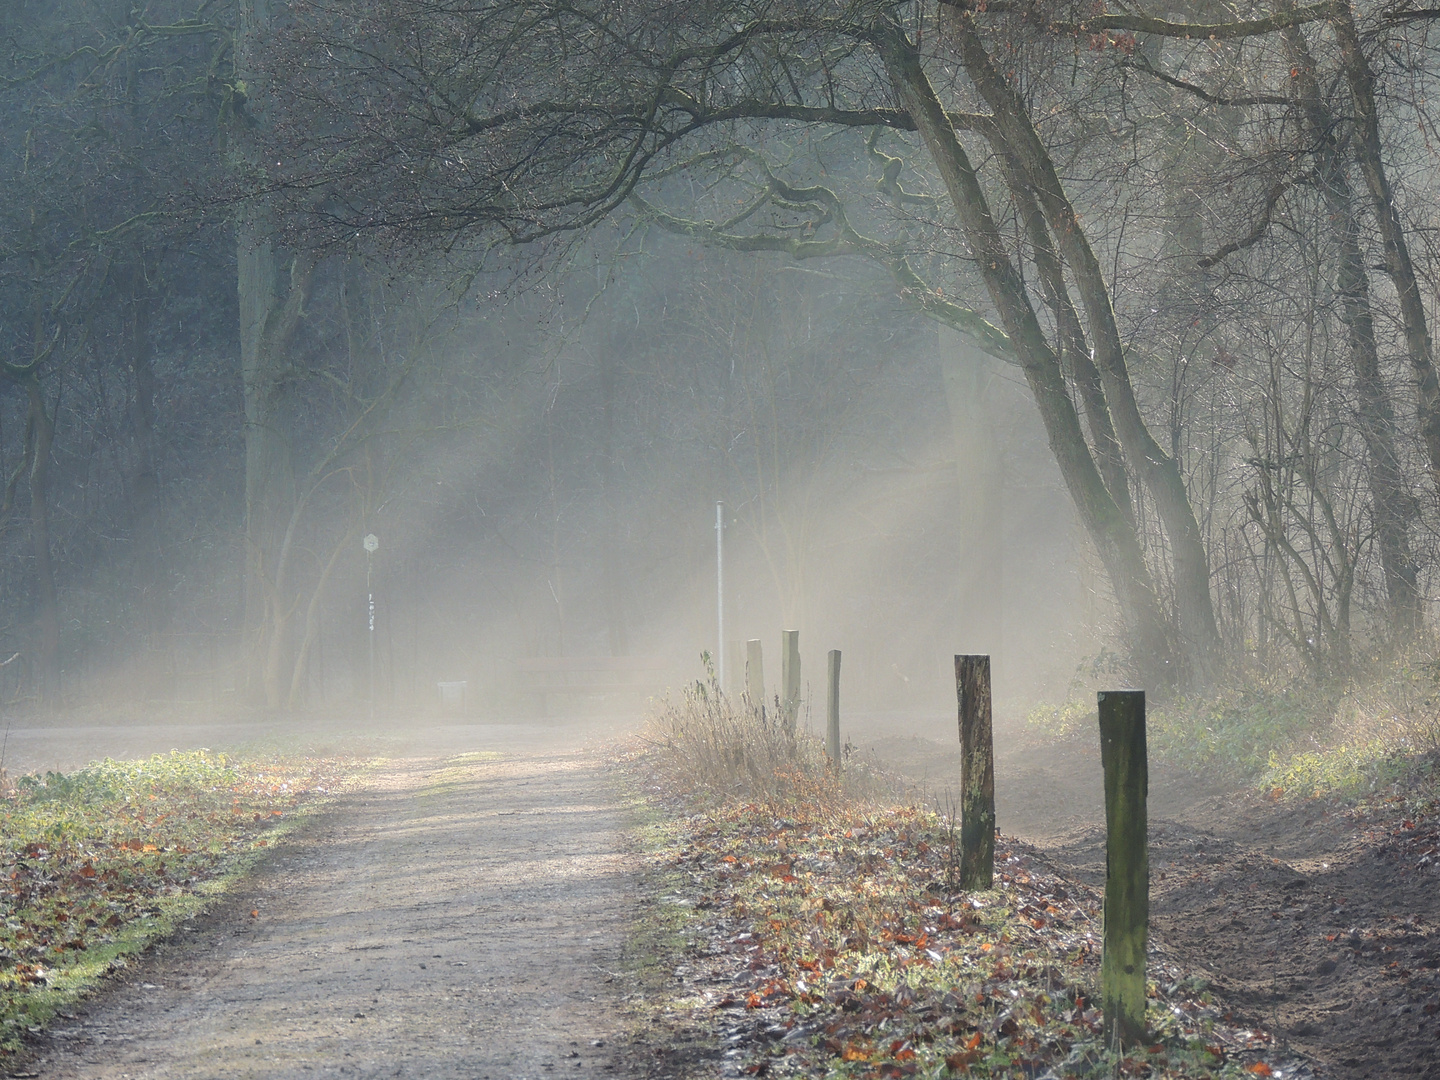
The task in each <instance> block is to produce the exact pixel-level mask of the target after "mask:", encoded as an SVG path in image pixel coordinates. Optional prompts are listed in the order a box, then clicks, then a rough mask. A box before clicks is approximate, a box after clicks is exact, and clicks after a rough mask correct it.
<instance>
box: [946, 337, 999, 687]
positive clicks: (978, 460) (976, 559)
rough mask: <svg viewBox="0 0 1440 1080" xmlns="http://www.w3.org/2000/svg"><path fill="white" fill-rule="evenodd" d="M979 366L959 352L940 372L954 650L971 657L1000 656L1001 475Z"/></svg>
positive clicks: (979, 359)
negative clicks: (949, 459) (955, 491)
mask: <svg viewBox="0 0 1440 1080" xmlns="http://www.w3.org/2000/svg"><path fill="white" fill-rule="evenodd" d="M984 363H985V361H984V358H983V356H982V354H980V353H979V352H976V351H972V350H970V349H966V348H963V347H962V348H961V349H959V350H957V353H956V354H955V355H952V356H949V357H946V358H945V359H944V360H943V361H942V368H941V377H942V379H943V381H944V384H945V399H946V402H947V403H948V405H949V407H950V423H951V429H952V438H953V445H954V447H955V464H956V473H957V479H958V480H959V482H960V520H961V526H960V530H961V535H960V538H959V543H958V544H957V545H956V552H955V555H956V558H957V560H958V563H959V567H960V575H959V576H960V611H959V617H960V635H961V636H960V638H959V641H958V645H959V646H960V647H961V648H964V649H967V650H968V651H970V652H975V653H985V654H987V655H992V654H993V655H995V656H1003V653H1004V647H1003V641H1002V637H1003V635H1004V632H1005V621H1004V615H1003V600H1004V575H1005V554H1004V551H1005V547H1004V525H1005V521H1004V507H1003V502H1002V491H1003V476H1002V472H1001V462H1000V454H999V453H998V448H997V446H996V433H995V426H994V425H993V424H992V423H991V422H990V410H989V409H988V408H987V407H986V402H985V400H984V399H985V384H986V382H988V376H987V375H986V373H985V371H984ZM1003 662H1004V661H1003V659H1002V660H1001V663H1003Z"/></svg>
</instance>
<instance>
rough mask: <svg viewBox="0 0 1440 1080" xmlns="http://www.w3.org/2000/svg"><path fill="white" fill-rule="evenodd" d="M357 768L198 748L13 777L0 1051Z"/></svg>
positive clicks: (2, 924) (155, 934) (2, 824)
mask: <svg viewBox="0 0 1440 1080" xmlns="http://www.w3.org/2000/svg"><path fill="white" fill-rule="evenodd" d="M366 764H367V763H366V762H363V761H359V760H355V759H319V758H298V759H296V758H286V757H279V756H272V757H265V758H253V759H241V760H237V759H231V758H227V757H226V756H225V755H222V754H212V753H210V752H208V751H197V752H194V753H178V752H175V753H170V754H159V755H156V756H154V757H151V758H146V759H143V760H138V761H112V760H105V761H101V762H97V763H95V764H93V765H91V766H89V767H87V768H85V769H82V770H79V771H78V772H74V773H70V774H68V775H65V774H60V773H54V772H52V773H46V774H45V775H44V776H26V777H21V778H20V780H19V781H18V782H17V784H16V786H15V789H14V791H12V792H11V793H10V794H9V795H8V796H7V797H6V798H4V799H3V800H0V837H3V840H0V1055H3V1054H7V1053H13V1052H14V1051H15V1050H17V1049H18V1048H19V1046H20V1043H21V1040H22V1039H23V1037H24V1035H25V1033H26V1031H27V1030H34V1029H37V1028H39V1027H41V1026H43V1025H44V1023H45V1022H46V1021H47V1020H49V1019H50V1018H51V1017H52V1016H53V1015H54V1014H55V1013H56V1012H57V1011H58V1010H59V1009H61V1008H64V1007H65V1006H66V1005H68V1004H70V1003H72V1002H74V1001H75V1000H76V999H77V998H79V997H81V996H82V995H84V994H85V993H87V992H89V991H90V990H91V989H93V988H94V986H95V985H96V984H97V982H98V981H99V980H100V979H102V978H103V977H104V976H105V975H107V974H109V973H111V972H114V971H116V970H118V969H119V968H121V967H123V966H124V965H125V964H126V963H127V958H129V957H131V956H134V955H135V954H137V953H139V952H141V951H142V950H144V949H145V948H146V947H148V946H149V945H150V944H152V943H153V942H155V941H157V940H159V939H162V938H164V937H166V936H168V935H170V934H172V933H173V932H174V930H175V928H176V926H177V925H179V923H181V922H183V921H184V920H186V919H188V918H191V917H193V916H194V915H195V914H196V913H198V912H199V911H201V910H203V909H204V908H205V907H206V906H207V905H208V904H210V903H211V902H213V901H214V899H215V898H216V897H218V896H220V895H221V894H223V893H224V892H225V890H226V889H227V888H228V887H229V886H230V885H231V884H232V883H233V882H234V881H236V880H237V879H238V878H239V877H241V876H243V875H244V874H245V873H246V872H247V871H248V870H249V869H250V868H251V867H252V866H253V865H254V863H255V862H256V860H258V859H259V858H261V857H262V856H263V855H264V854H265V853H266V849H267V848H269V847H270V846H272V845H274V844H276V843H278V842H279V841H281V840H283V839H284V838H285V837H286V836H288V835H289V834H290V833H292V832H293V831H294V830H295V829H297V828H299V826H300V825H301V823H302V822H303V821H304V820H305V819H306V818H307V817H308V816H309V815H311V814H313V813H314V812H315V811H316V810H317V809H318V808H319V807H320V806H321V805H323V804H324V803H325V802H326V801H327V800H328V799H330V798H332V797H333V796H334V795H335V794H336V793H337V792H338V791H339V790H341V789H342V787H343V786H344V785H345V783H346V781H347V779H348V778H351V777H353V776H354V775H355V774H357V773H358V772H359V771H361V770H362V769H363V768H365V767H366Z"/></svg>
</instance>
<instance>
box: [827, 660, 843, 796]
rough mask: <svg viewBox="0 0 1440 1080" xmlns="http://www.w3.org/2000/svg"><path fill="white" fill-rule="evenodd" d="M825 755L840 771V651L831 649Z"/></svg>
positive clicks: (828, 672)
mask: <svg viewBox="0 0 1440 1080" xmlns="http://www.w3.org/2000/svg"><path fill="white" fill-rule="evenodd" d="M825 753H826V755H827V756H828V757H829V758H830V767H831V768H832V769H834V770H835V771H836V772H837V773H838V772H839V771H840V650H839V649H831V650H830V652H829V654H828V655H827V656H826V665H825Z"/></svg>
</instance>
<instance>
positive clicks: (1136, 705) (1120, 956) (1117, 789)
mask: <svg viewBox="0 0 1440 1080" xmlns="http://www.w3.org/2000/svg"><path fill="white" fill-rule="evenodd" d="M1098 698H1099V706H1100V761H1101V764H1102V765H1103V766H1104V769H1105V933H1104V938H1105V952H1104V956H1103V959H1102V960H1101V963H1100V999H1101V1008H1102V1010H1103V1012H1104V1015H1105V1033H1104V1038H1105V1044H1106V1045H1107V1046H1113V1047H1116V1048H1117V1049H1121V1050H1123V1049H1125V1048H1126V1047H1130V1046H1136V1045H1140V1044H1143V1043H1144V1042H1145V939H1146V936H1147V932H1148V928H1149V922H1150V852H1149V846H1148V839H1147V835H1146V832H1147V817H1146V809H1145V800H1146V797H1147V795H1148V793H1149V786H1150V782H1149V765H1148V763H1147V760H1146V752H1145V691H1143V690H1102V691H1101V692H1100V693H1099V695H1098Z"/></svg>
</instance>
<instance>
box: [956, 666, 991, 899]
mask: <svg viewBox="0 0 1440 1080" xmlns="http://www.w3.org/2000/svg"><path fill="white" fill-rule="evenodd" d="M955 694H956V697H958V698H959V700H960V887H961V888H962V889H968V890H971V891H976V890H980V889H988V888H990V887H991V886H992V885H993V884H994V883H995V744H994V736H993V733H992V731H991V716H990V657H988V656H957V657H955Z"/></svg>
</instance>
